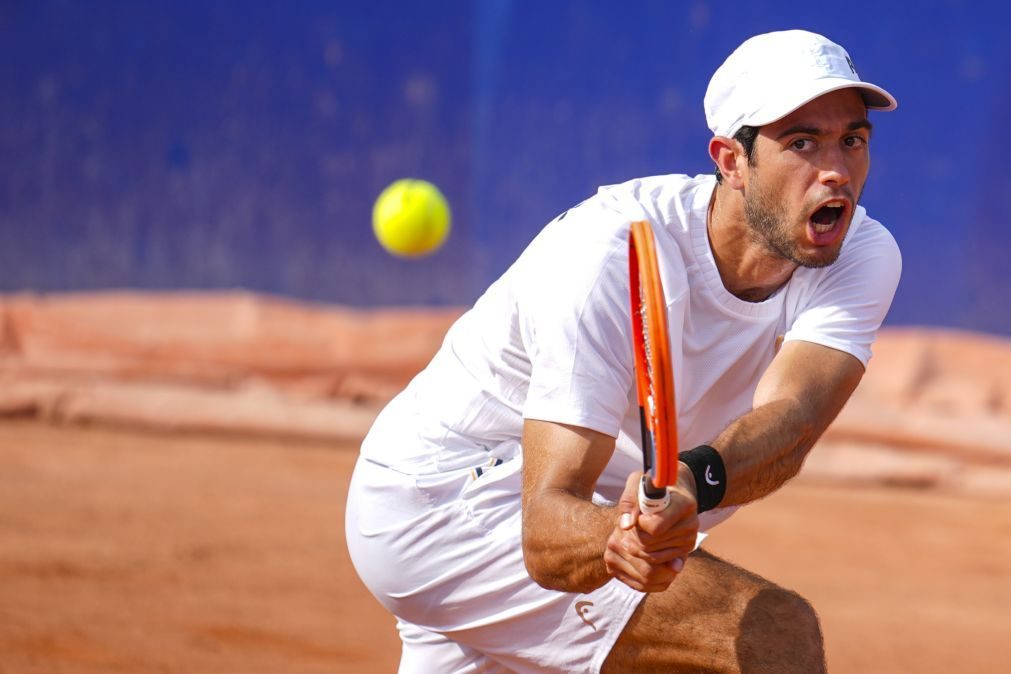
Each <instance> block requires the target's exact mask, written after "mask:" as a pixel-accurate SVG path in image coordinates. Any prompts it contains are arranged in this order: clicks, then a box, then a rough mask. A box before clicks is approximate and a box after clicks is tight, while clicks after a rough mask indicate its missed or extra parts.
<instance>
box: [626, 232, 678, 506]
mask: <svg viewBox="0 0 1011 674" xmlns="http://www.w3.org/2000/svg"><path fill="white" fill-rule="evenodd" d="M628 275H629V294H630V296H631V300H632V348H633V351H634V354H633V357H634V359H635V384H636V390H637V392H638V396H639V423H640V426H641V428H642V463H643V476H642V481H641V482H640V483H639V510H640V511H642V512H644V513H648V512H659V511H660V510H663V509H664V508H666V507H667V504H668V503H670V495H669V494H668V493H667V486H668V485H671V484H674V483H675V482H676V481H677V472H678V444H677V413H676V411H675V410H676V408H675V407H674V378H673V374H672V373H673V370H672V363H671V357H670V338H669V333H668V331H667V304H666V302H665V301H664V293H663V283H662V282H661V281H660V269H659V267H658V265H657V258H656V243H655V241H654V239H653V228H652V227H651V226H650V224H649V223H648V222H645V221H643V222H633V223H632V228H631V231H630V232H629V235H628Z"/></svg>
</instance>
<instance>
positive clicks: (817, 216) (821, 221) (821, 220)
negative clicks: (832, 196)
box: [811, 204, 846, 234]
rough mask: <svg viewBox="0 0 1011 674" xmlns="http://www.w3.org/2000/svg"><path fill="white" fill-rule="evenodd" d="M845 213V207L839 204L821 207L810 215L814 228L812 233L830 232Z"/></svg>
mask: <svg viewBox="0 0 1011 674" xmlns="http://www.w3.org/2000/svg"><path fill="white" fill-rule="evenodd" d="M845 212H846V207H845V206H843V205H841V204H840V205H831V204H826V205H825V206H822V207H821V208H819V209H818V210H816V211H815V212H814V213H813V214H812V215H811V224H812V225H813V226H814V231H816V232H817V233H819V234H826V233H828V232H830V231H832V228H833V227H835V225H836V223H837V222H839V219H840V218H841V217H842V216H843V213H845Z"/></svg>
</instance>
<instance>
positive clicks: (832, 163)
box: [818, 148, 850, 187]
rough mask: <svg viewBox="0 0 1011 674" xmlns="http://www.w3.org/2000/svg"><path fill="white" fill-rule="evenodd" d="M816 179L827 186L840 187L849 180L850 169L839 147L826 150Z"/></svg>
mask: <svg viewBox="0 0 1011 674" xmlns="http://www.w3.org/2000/svg"><path fill="white" fill-rule="evenodd" d="M818 180H819V181H820V182H821V184H822V185H825V186H827V187H842V186H843V185H846V184H848V183H849V181H850V169H849V165H848V164H847V163H846V156H845V155H844V153H843V150H842V149H841V148H834V149H832V150H829V151H827V152H826V155H825V157H824V158H823V160H822V165H821V167H820V168H819V171H818Z"/></svg>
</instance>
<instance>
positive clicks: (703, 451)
mask: <svg viewBox="0 0 1011 674" xmlns="http://www.w3.org/2000/svg"><path fill="white" fill-rule="evenodd" d="M678 460H679V461H681V462H682V463H684V464H685V465H687V466H688V468H689V469H691V471H692V475H694V476H695V492H696V494H697V495H698V502H699V512H700V513H704V512H705V511H707V510H712V509H713V508H715V507H716V506H718V505H719V504H720V501H722V500H723V495H724V494H726V493H727V469H726V467H725V466H724V465H723V458H722V457H721V456H720V453H719V452H717V451H716V450H715V449H713V448H712V447H710V446H709V445H699V446H698V447H696V448H695V449H689V450H688V451H687V452H681V453H680V454H678Z"/></svg>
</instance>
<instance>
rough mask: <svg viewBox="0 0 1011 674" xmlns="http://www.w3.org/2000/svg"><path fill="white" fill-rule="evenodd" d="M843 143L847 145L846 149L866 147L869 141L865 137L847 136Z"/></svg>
mask: <svg viewBox="0 0 1011 674" xmlns="http://www.w3.org/2000/svg"><path fill="white" fill-rule="evenodd" d="M843 142H844V143H846V147H864V146H865V145H867V139H866V138H864V137H863V136H847V137H846V140H844V141H843Z"/></svg>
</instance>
